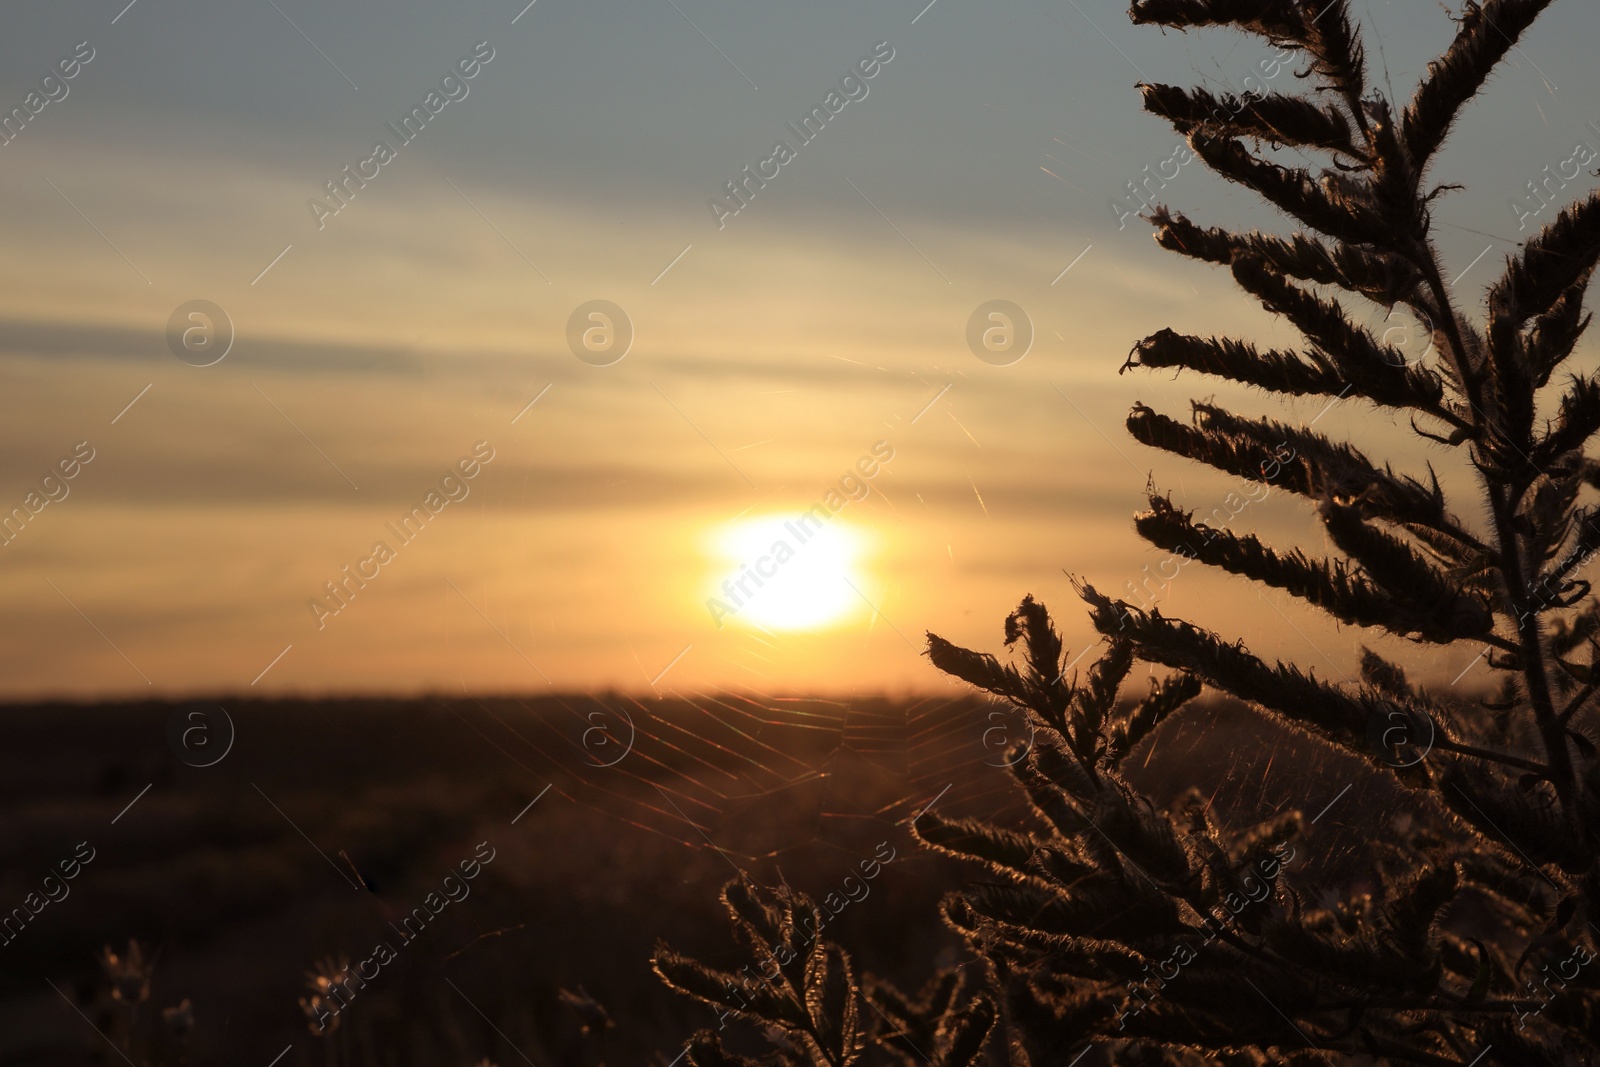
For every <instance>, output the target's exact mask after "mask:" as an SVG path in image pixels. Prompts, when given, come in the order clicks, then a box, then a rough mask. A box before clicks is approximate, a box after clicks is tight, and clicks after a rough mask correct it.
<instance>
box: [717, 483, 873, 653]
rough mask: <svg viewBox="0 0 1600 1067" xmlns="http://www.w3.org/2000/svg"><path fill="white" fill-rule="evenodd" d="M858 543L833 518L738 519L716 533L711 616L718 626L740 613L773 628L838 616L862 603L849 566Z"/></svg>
mask: <svg viewBox="0 0 1600 1067" xmlns="http://www.w3.org/2000/svg"><path fill="white" fill-rule="evenodd" d="M813 510H814V512H818V513H820V512H822V511H823V509H821V508H817V509H813ZM861 546H862V537H861V535H860V534H859V533H857V532H856V531H855V530H854V529H852V528H851V527H850V526H848V525H845V524H844V523H841V522H840V521H839V520H837V519H834V518H831V517H829V518H822V519H819V518H817V517H816V515H815V514H811V515H806V514H790V515H781V514H780V515H767V516H763V517H761V518H755V519H742V520H740V521H738V522H736V523H734V524H733V525H731V526H729V527H727V528H726V529H724V530H722V531H720V532H719V533H718V534H717V536H716V540H715V545H714V548H715V552H716V555H717V563H718V569H717V572H716V574H715V576H714V578H713V579H712V580H713V582H714V583H715V585H714V588H713V589H712V592H711V596H710V599H709V600H708V601H707V606H708V607H709V608H710V610H711V615H712V618H713V620H714V621H716V622H717V624H718V625H719V626H722V625H726V623H727V622H729V621H733V620H740V621H743V622H745V623H749V624H754V625H757V626H762V627H767V628H769V629H774V630H815V629H820V628H822V627H824V626H827V625H829V624H830V623H835V622H838V621H839V620H840V619H842V618H843V617H844V616H845V615H846V614H848V613H849V612H850V611H851V610H852V609H854V608H864V607H865V605H864V604H863V602H862V600H861V594H860V593H858V592H857V590H858V589H862V579H861V577H860V576H859V575H858V574H857V573H856V571H855V570H854V566H855V562H856V560H857V558H858V557H859V556H860V554H861ZM852 586H854V588H852Z"/></svg>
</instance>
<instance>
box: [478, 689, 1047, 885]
mask: <svg viewBox="0 0 1600 1067" xmlns="http://www.w3.org/2000/svg"><path fill="white" fill-rule="evenodd" d="M474 703H475V704H476V706H477V708H478V709H479V710H480V711H481V712H482V715H481V717H479V716H472V717H470V718H468V720H467V721H468V723H469V725H471V726H472V727H473V729H475V730H477V731H478V733H479V734H480V735H481V736H483V737H484V738H485V739H486V740H487V741H489V742H490V743H491V744H493V745H494V746H495V747H496V748H498V749H499V750H500V751H501V752H502V753H503V754H504V755H506V756H507V757H509V758H511V759H512V760H514V761H515V762H517V763H518V764H519V765H520V766H522V767H523V769H525V770H527V771H528V772H530V773H531V774H533V775H536V776H537V777H539V778H542V779H545V780H547V781H548V782H549V783H550V785H551V789H552V791H553V792H554V793H556V794H558V795H561V796H564V797H565V798H567V799H568V800H570V801H571V802H573V803H575V804H580V805H584V806H587V807H590V808H593V809H595V810H598V811H601V812H604V813H606V814H607V815H609V816H611V817H613V818H616V819H618V820H620V821H622V822H625V823H628V824H631V825H633V826H635V827H638V828H640V829H642V830H645V831H648V832H650V833H654V834H659V835H662V836H665V837H667V838H669V839H671V840H674V841H677V842H680V843H682V844H683V845H684V846H686V847H688V848H693V849H706V848H710V849H715V850H716V851H719V852H721V853H723V854H724V855H725V856H728V857H731V858H733V859H735V860H738V861H741V862H745V861H748V862H757V861H781V860H782V859H783V858H784V857H785V856H787V855H789V854H791V853H793V852H795V851H797V850H806V851H808V852H810V851H813V850H815V849H816V848H818V847H819V846H820V847H822V848H826V849H835V850H839V851H840V852H844V853H849V854H851V855H859V854H860V853H861V851H862V847H863V846H862V842H864V841H867V840H868V839H870V840H872V841H877V840H881V839H882V838H883V836H884V834H885V832H886V831H887V830H888V829H889V828H891V827H894V826H895V825H897V824H900V823H904V822H906V821H907V820H910V819H912V818H914V817H916V816H917V815H918V814H920V813H921V812H923V811H926V810H929V809H930V808H931V807H933V806H934V805H937V806H938V808H939V810H940V812H941V813H942V814H962V815H973V816H979V817H983V818H989V819H996V818H1004V817H1006V816H1007V815H1008V814H1017V813H1020V812H1021V810H1022V808H1023V807H1024V804H1023V801H1022V797H1021V794H1020V791H1019V790H1018V788H1017V786H1016V785H1015V783H1014V780H1013V779H1012V777H1011V772H1010V771H1009V770H1008V769H1007V764H1008V763H1010V762H1013V761H1015V760H1016V759H1019V758H1020V757H1021V755H1022V754H1023V753H1024V752H1025V751H1026V746H1027V744H1028V743H1029V740H1030V739H1029V736H1028V727H1027V725H1026V723H1025V720H1024V718H1023V716H1022V714H1021V713H1020V712H1018V711H1015V710H1013V709H1009V708H1007V707H1005V706H1003V705H1000V704H998V703H995V702H992V701H990V700H988V699H986V698H983V697H979V696H973V695H967V694H960V695H955V696H941V697H926V696H924V697H912V698H906V699H896V698H892V697H883V696H863V697H860V698H854V699H824V698H807V697H782V696H772V695H765V694H760V693H748V692H747V693H727V692H717V693H713V692H698V691H696V692H690V693H686V694H673V695H670V696H662V697H658V698H653V699H648V700H640V699H637V698H634V697H630V696H625V695H620V694H598V695H568V696H550V697H536V698H508V699H497V700H479V701H475V702H474ZM866 848H867V849H868V851H870V845H868V846H866Z"/></svg>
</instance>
